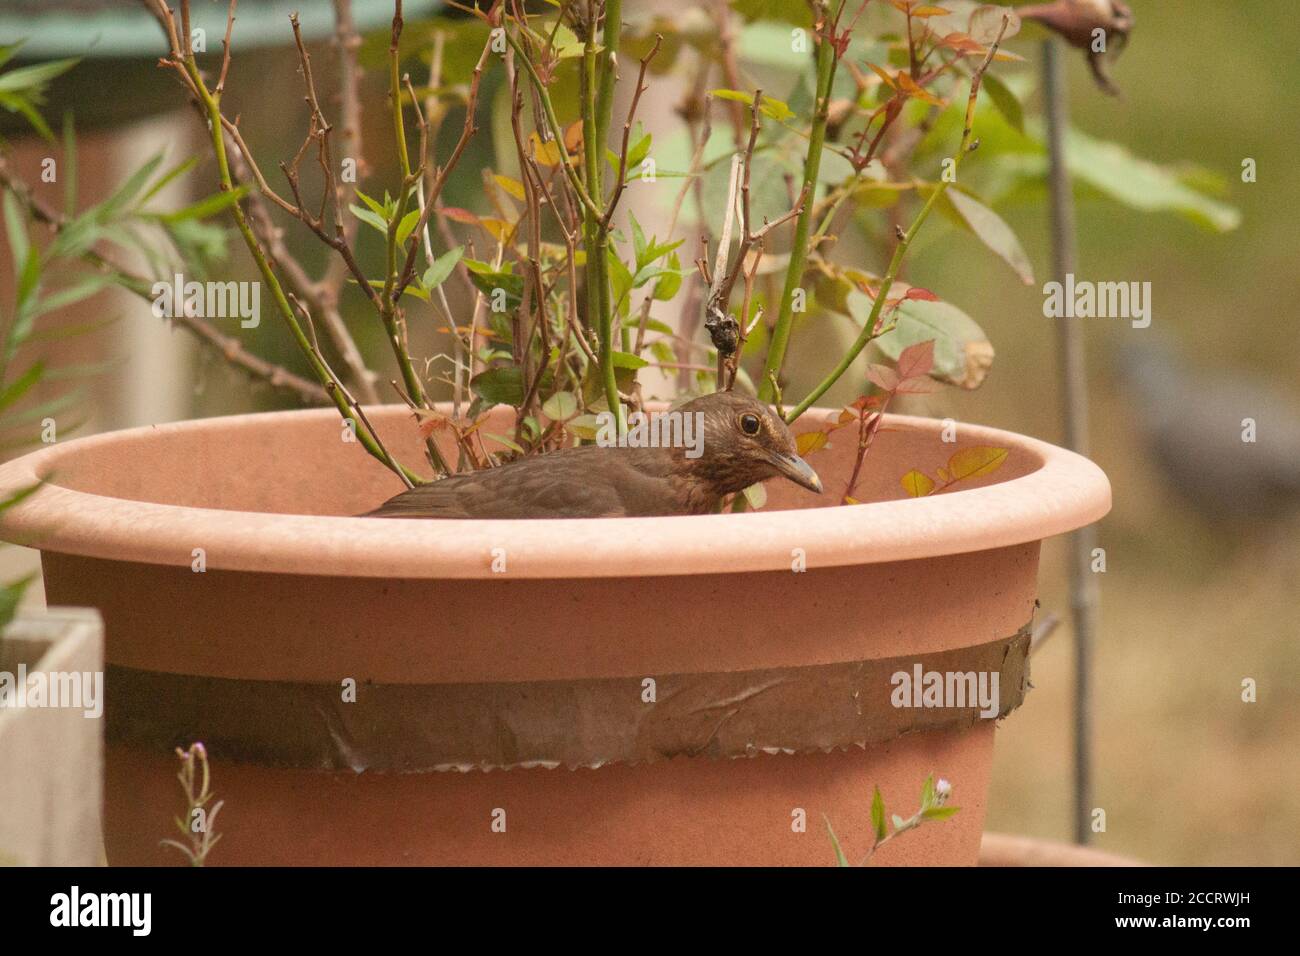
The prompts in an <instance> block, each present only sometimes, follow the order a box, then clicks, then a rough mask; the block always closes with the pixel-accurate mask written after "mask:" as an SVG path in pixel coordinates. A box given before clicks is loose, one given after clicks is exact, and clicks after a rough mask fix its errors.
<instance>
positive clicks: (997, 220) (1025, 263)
mask: <svg viewBox="0 0 1300 956" xmlns="http://www.w3.org/2000/svg"><path fill="white" fill-rule="evenodd" d="M944 199H946V200H947V201H948V202H949V203H950V204H951V206H952V208H953V210H954V211H955V212H956V218H957V221H958V222H960V223H961V224H962V225H964V226H966V227H967V228H969V229H970V231H971V232H973V233H974V234H975V236H976V237H977V238H978V239H979V240H980V242H982V243H984V245H986V246H988V247H989V248H990V249H992V250H993V251H994V252H995V253H997V255H998V258H1000V259H1001V260H1002V261H1003V262H1005V263H1006V264H1007V265H1009V266H1010V267H1011V268H1012V269H1013V270H1015V273H1016V275H1018V276H1019V277H1020V281H1021V282H1023V283H1024V284H1025V285H1033V283H1034V264H1033V263H1032V262H1030V261H1029V256H1028V254H1027V253H1026V252H1025V248H1024V246H1022V245H1021V244H1020V240H1019V238H1017V237H1016V234H1015V232H1013V231H1012V229H1011V227H1010V226H1008V225H1007V223H1006V220H1005V219H1003V218H1002V217H1001V216H999V215H998V214H997V213H995V212H994V211H993V210H992V209H990V208H989V207H988V206H986V205H984V204H983V203H982V202H980V201H979V200H978V199H976V198H975V197H974V196H971V195H969V194H967V193H965V192H962V191H961V190H960V189H948V190H947V191H945V192H944Z"/></svg>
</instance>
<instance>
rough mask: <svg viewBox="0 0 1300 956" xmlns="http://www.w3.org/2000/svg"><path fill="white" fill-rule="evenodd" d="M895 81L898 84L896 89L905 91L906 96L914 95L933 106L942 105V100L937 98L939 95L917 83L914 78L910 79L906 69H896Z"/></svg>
mask: <svg viewBox="0 0 1300 956" xmlns="http://www.w3.org/2000/svg"><path fill="white" fill-rule="evenodd" d="M895 82H896V83H897V84H898V89H899V90H901V91H902V92H904V93H906V94H907V95H908V96H911V97H914V98H916V99H918V100H923V101H925V102H926V103H930V104H931V105H933V106H942V105H944V101H943V100H941V99H939V97H937V96H935V95H934V94H933V93H931V92H930V91H929V90H927V89H926V88H925V87H923V86H921V85H920V84H919V83H917V82H916V80H914V79H912V76H911V74H909V73H908V72H907V71H906V70H899V71H898V76H897V77H896V78H895Z"/></svg>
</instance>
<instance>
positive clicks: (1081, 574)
mask: <svg viewBox="0 0 1300 956" xmlns="http://www.w3.org/2000/svg"><path fill="white" fill-rule="evenodd" d="M1043 93H1044V97H1045V100H1046V107H1047V150H1048V163H1049V166H1048V190H1049V204H1050V208H1051V227H1052V270H1053V272H1054V274H1055V275H1054V277H1055V279H1056V280H1057V281H1058V282H1061V283H1064V282H1065V277H1066V275H1067V274H1070V273H1073V272H1074V269H1075V246H1074V197H1073V194H1072V193H1071V191H1070V174H1069V170H1068V169H1067V168H1066V161H1065V131H1066V128H1067V126H1068V125H1069V101H1068V98H1067V92H1066V85H1065V66H1064V60H1063V58H1062V51H1061V48H1060V44H1059V43H1058V42H1057V41H1056V40H1045V41H1044V42H1043ZM1056 345H1057V362H1058V366H1059V382H1060V400H1061V414H1062V418H1063V419H1064V423H1065V444H1066V447H1068V448H1070V449H1071V450H1072V451H1076V452H1078V453H1079V454H1081V455H1086V454H1088V373H1087V367H1086V365H1085V359H1084V350H1083V337H1082V334H1081V329H1080V326H1079V320H1078V319H1077V318H1067V317H1065V316H1064V315H1063V316H1062V317H1061V318H1059V319H1057V325H1056ZM1096 546H1097V529H1096V526H1095V525H1089V526H1087V527H1085V528H1080V529H1079V530H1078V531H1076V532H1074V533H1073V534H1071V535H1070V537H1069V554H1070V557H1069V575H1070V611H1071V616H1072V618H1073V620H1074V839H1075V842H1076V843H1080V844H1084V843H1087V842H1089V839H1090V837H1091V835H1092V828H1091V817H1092V701H1091V688H1090V687H1089V671H1090V668H1091V658H1092V649H1093V645H1094V637H1095V634H1096V626H1097V583H1096V578H1095V576H1094V575H1093V572H1092V568H1091V564H1092V559H1093V549H1094V548H1096Z"/></svg>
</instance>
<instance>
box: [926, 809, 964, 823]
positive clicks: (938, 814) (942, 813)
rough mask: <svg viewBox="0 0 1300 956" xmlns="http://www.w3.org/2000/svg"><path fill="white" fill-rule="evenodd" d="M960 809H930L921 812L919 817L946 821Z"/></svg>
mask: <svg viewBox="0 0 1300 956" xmlns="http://www.w3.org/2000/svg"><path fill="white" fill-rule="evenodd" d="M959 810H961V807H930V808H928V809H926V810H922V811H921V816H922V817H923V818H924V819H926V820H947V819H948V818H949V817H951V816H953V815H954V814H956V813H957V812H958V811H959Z"/></svg>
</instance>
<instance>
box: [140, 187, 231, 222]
mask: <svg viewBox="0 0 1300 956" xmlns="http://www.w3.org/2000/svg"><path fill="white" fill-rule="evenodd" d="M249 188H250V187H249V186H247V185H243V186H237V187H235V188H234V189H231V190H228V191H226V192H219V193H213V194H212V195H211V196H208V197H207V198H205V199H200V200H199V201H198V202H195V203H191V204H190V205H188V206H186V207H185V208H184V209H178V210H177V211H176V212H167V213H162V214H161V215H159V217H158V218H159V219H160V220H161V221H163V222H165V223H172V224H174V223H178V222H184V221H185V220H187V219H207V218H209V217H211V216H215V215H216V214H217V213H219V212H221V211H222V210H224V209H228V208H229V207H231V206H233V205H234V204H235V203H237V202H239V200H241V199H243V198H244V197H245V196H247V195H248V190H249Z"/></svg>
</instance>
